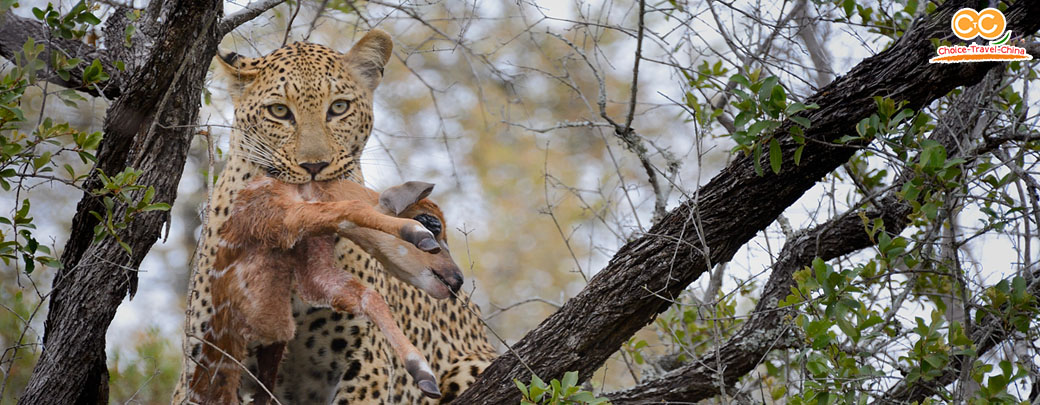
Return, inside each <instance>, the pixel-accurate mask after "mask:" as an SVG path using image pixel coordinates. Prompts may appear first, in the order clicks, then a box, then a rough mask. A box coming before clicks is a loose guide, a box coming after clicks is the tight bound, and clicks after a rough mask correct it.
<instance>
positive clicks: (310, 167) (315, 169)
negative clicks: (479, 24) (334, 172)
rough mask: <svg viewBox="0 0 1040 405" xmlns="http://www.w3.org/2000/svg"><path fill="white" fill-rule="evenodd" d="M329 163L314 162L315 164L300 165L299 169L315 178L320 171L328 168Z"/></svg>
mask: <svg viewBox="0 0 1040 405" xmlns="http://www.w3.org/2000/svg"><path fill="white" fill-rule="evenodd" d="M328 165H329V162H315V163H300V167H302V168H303V169H304V170H306V171H307V173H310V174H311V176H317V175H318V173H319V172H321V169H324V168H326V167H328Z"/></svg>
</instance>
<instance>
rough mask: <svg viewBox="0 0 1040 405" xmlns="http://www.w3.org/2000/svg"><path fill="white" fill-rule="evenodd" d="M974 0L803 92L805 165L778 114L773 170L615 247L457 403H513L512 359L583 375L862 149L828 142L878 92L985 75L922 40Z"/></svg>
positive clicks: (742, 174)
mask: <svg viewBox="0 0 1040 405" xmlns="http://www.w3.org/2000/svg"><path fill="white" fill-rule="evenodd" d="M973 4H974V2H971V1H964V0H960V1H956V0H950V1H947V2H946V3H944V4H943V5H942V6H940V8H939V9H938V10H936V12H935V13H933V14H932V15H931V16H930V18H928V19H926V20H923V21H921V22H920V24H918V26H916V27H914V28H913V29H911V30H909V31H908V32H907V33H906V34H904V36H903V37H902V38H901V39H900V40H898V41H897V42H896V43H895V44H893V45H892V46H891V47H890V48H888V49H887V50H885V51H883V52H881V53H879V54H878V55H876V56H873V57H871V58H868V59H866V60H864V61H863V62H861V63H860V64H859V65H858V66H856V67H855V68H853V69H852V71H850V72H849V73H848V74H847V75H846V76H844V77H842V78H840V79H837V80H835V81H834V82H832V83H831V84H829V85H828V86H826V87H825V88H823V89H821V91H820V92H819V93H817V94H816V95H814V96H812V97H810V98H809V99H808V100H807V101H806V103H816V104H818V105H819V106H820V108H819V109H817V110H813V111H810V112H808V113H807V114H805V115H806V117H807V118H809V119H810V121H811V122H812V128H810V129H807V130H806V131H805V136H806V138H808V139H807V143H806V146H805V149H804V151H803V154H802V160H801V164H800V165H795V164H794V159H793V155H794V150H795V149H796V148H797V147H798V146H799V145H798V144H797V143H796V142H794V141H793V140H792V139H791V138H790V137H789V136H787V132H788V130H789V128H790V126H791V125H792V124H791V123H790V122H785V123H784V124H783V125H782V126H781V127H780V128H778V129H777V131H776V132H774V133H773V134H772V135H773V136H774V137H776V138H777V139H779V140H781V148H782V151H783V153H782V155H783V162H782V168H783V170H782V171H781V173H780V174H778V175H774V174H772V173H771V172H768V171H767V173H766V174H765V175H763V176H758V175H757V174H756V173H755V170H754V165H753V162H752V161H751V159H750V158H749V157H748V156H740V157H737V158H735V159H734V161H733V162H731V164H730V165H729V166H728V167H727V168H726V169H724V170H723V171H722V172H721V173H720V174H719V175H717V176H716V177H715V178H714V179H712V180H711V181H710V182H709V183H708V184H707V185H705V186H704V187H703V188H702V189H701V190H699V193H698V194H699V197H698V198H697V199H696V200H693V199H691V200H688V201H686V202H684V203H683V204H682V205H680V206H679V207H678V208H676V209H674V210H672V211H671V212H669V213H668V215H666V216H665V217H664V218H662V219H661V221H660V222H658V223H657V224H655V225H654V227H653V228H651V229H650V231H649V232H648V233H647V234H646V235H644V236H642V237H640V238H638V239H636V240H634V241H632V242H630V243H627V244H625V245H624V246H622V247H621V249H620V250H619V251H618V252H617V254H615V256H614V258H613V259H611V261H610V263H609V264H608V265H607V267H606V268H605V269H603V270H602V271H601V272H600V273H599V274H597V275H596V276H595V277H594V278H593V279H592V280H591V281H590V282H589V285H588V286H587V287H586V288H585V289H584V290H583V291H582V292H581V293H579V294H578V296H576V297H574V298H573V299H571V300H569V301H568V302H567V303H566V304H565V305H564V306H563V308H561V309H560V310H559V311H557V312H556V313H555V314H553V315H552V316H550V317H549V318H547V319H546V320H545V321H543V322H542V323H541V324H540V325H539V326H538V327H537V328H535V329H534V330H533V331H531V332H530V333H528V334H527V335H526V336H525V337H524V338H523V339H522V340H520V342H518V343H517V344H515V345H514V346H513V348H512V350H511V351H510V352H509V353H507V354H504V355H502V356H501V357H499V358H498V359H497V360H495V361H494V362H493V363H492V364H491V365H490V366H489V367H488V368H487V369H486V370H485V371H484V372H483V373H482V374H481V376H480V377H479V378H478V379H477V381H476V383H474V385H472V386H471V387H470V388H469V389H468V390H467V391H466V392H465V393H463V394H462V395H461V396H460V397H459V399H458V400H457V401H458V402H459V403H466V404H499V403H514V402H516V401H517V400H518V397H519V391H518V390H516V388H515V387H513V386H512V385H511V384H508V382H509V381H511V380H513V379H522V380H526V379H528V378H530V376H529V375H528V372H527V371H526V369H525V368H524V367H522V366H521V365H520V362H519V361H518V360H519V359H518V358H517V356H521V357H523V359H524V360H525V362H526V363H527V364H528V365H529V366H530V367H531V368H532V370H533V371H534V372H535V373H537V374H538V375H539V376H540V377H541V378H543V379H546V378H560V377H562V375H563V373H564V372H566V371H578V372H579V375H581V376H582V378H588V377H589V376H591V375H592V373H593V372H594V371H595V370H596V369H597V368H599V367H600V366H601V365H602V364H603V362H604V361H606V359H607V358H609V357H610V356H611V355H612V354H613V353H614V352H616V351H617V350H618V348H619V347H621V345H622V343H624V342H625V341H626V340H627V339H628V338H629V337H631V336H632V335H633V334H634V333H635V332H637V331H638V330H639V329H641V328H642V327H643V326H645V325H647V324H648V323H650V322H651V321H652V320H653V319H654V318H655V317H656V316H657V314H658V313H660V312H662V311H664V310H666V309H667V308H668V307H669V306H670V305H671V302H672V301H671V300H670V298H671V297H677V296H679V294H680V293H681V292H682V290H683V289H685V287H686V286H688V285H689V284H690V283H691V282H693V281H694V280H696V279H697V278H698V277H699V276H700V275H701V274H703V273H704V272H705V271H706V270H707V269H708V266H709V265H710V263H720V262H724V261H728V260H729V259H730V258H731V257H732V256H733V255H734V254H735V253H736V251H737V250H738V249H739V248H740V247H741V246H743V245H744V244H745V243H747V241H748V240H750V239H751V238H752V237H754V235H755V234H756V233H757V232H760V231H761V230H763V229H765V228H766V226H768V225H769V224H770V223H771V222H772V221H773V220H775V218H776V217H777V216H778V215H779V214H780V213H781V212H782V211H783V210H784V209H786V208H787V207H788V206H790V205H791V204H793V203H794V202H795V201H796V200H797V199H798V198H799V197H801V195H802V194H803V193H804V192H805V191H806V190H808V189H809V188H811V187H812V186H813V185H814V184H815V183H816V182H817V181H818V180H820V179H822V178H823V177H824V176H825V175H826V174H827V173H830V172H831V171H833V170H834V169H835V168H837V167H838V166H840V165H841V164H842V163H844V162H845V161H847V160H848V159H849V158H850V157H851V156H852V154H853V153H855V152H856V151H857V150H858V149H859V148H861V147H863V146H864V145H863V144H854V145H844V146H835V145H833V144H831V143H830V142H831V141H832V140H834V139H837V138H839V137H840V136H842V135H843V134H848V133H854V132H855V125H856V123H857V122H859V121H860V120H861V119H863V118H866V117H869V116H870V115H871V114H873V113H874V112H875V111H876V106H875V102H874V99H873V97H874V96H882V97H888V98H891V99H893V100H896V101H897V102H898V101H906V102H907V104H906V106H907V107H908V108H911V109H920V108H921V107H923V106H925V105H927V104H928V103H930V102H932V101H934V100H935V99H937V98H939V97H941V96H943V95H945V94H946V93H948V92H949V91H950V90H952V89H953V88H955V87H957V86H962V85H970V84H974V83H977V82H978V81H980V80H981V79H982V77H983V75H985V73H986V72H987V71H989V70H990V69H992V68H994V67H996V66H998V64H996V63H976V64H961V65H945V66H940V65H931V64H929V63H928V59H930V58H931V57H932V56H933V55H934V53H935V50H934V48H933V47H932V45H931V43H930V42H929V39H930V38H950V37H952V33H951V32H950V29H949V21H950V18H951V16H952V15H953V12H955V11H956V10H957V9H959V8H961V7H968V6H971V5H973ZM1005 14H1006V15H1007V17H1008V19H1007V20H1008V26H1009V27H1011V28H1010V29H1013V30H1014V31H1015V32H1021V33H1027V34H1028V33H1033V32H1035V31H1036V30H1037V29H1038V28H1040V2H1032V1H1019V2H1017V3H1016V4H1014V5H1013V6H1012V7H1010V8H1009V9H1008V10H1007V12H1006V13H1005ZM694 218H696V219H697V221H694V220H693V219H694ZM702 240H703V241H705V243H701V241H702Z"/></svg>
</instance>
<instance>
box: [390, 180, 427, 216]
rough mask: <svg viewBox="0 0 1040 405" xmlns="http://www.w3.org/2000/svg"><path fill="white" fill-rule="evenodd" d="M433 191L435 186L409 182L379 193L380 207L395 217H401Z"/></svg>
mask: <svg viewBox="0 0 1040 405" xmlns="http://www.w3.org/2000/svg"><path fill="white" fill-rule="evenodd" d="M432 191H433V184H430V183H425V182H421V181H409V182H406V183H404V184H400V185H396V186H393V187H390V188H388V189H386V190H383V192H382V193H379V206H380V207H382V208H384V209H386V210H387V211H390V213H392V214H393V215H395V216H400V215H401V213H402V212H404V211H405V210H407V209H408V207H411V206H412V205H413V204H415V203H417V202H419V200H421V199H423V198H426V196H428V195H430V192H432Z"/></svg>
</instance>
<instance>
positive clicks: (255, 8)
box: [220, 0, 285, 35]
mask: <svg viewBox="0 0 1040 405" xmlns="http://www.w3.org/2000/svg"><path fill="white" fill-rule="evenodd" d="M284 2H285V0H261V1H257V2H253V3H249V5H248V6H246V7H245V8H243V9H241V10H239V11H237V12H235V13H232V14H231V15H229V16H227V17H225V18H224V20H222V21H221V22H220V32H221V33H222V34H223V35H227V34H228V33H230V32H231V31H232V30H234V29H235V28H238V26H239V25H242V24H245V23H246V21H250V20H252V19H254V18H256V17H258V16H259V15H260V14H263V13H264V12H265V11H267V10H270V9H272V8H274V7H275V6H277V5H279V4H282V3H284Z"/></svg>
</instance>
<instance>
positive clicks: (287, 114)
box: [267, 104, 292, 120]
mask: <svg viewBox="0 0 1040 405" xmlns="http://www.w3.org/2000/svg"><path fill="white" fill-rule="evenodd" d="M267 112H269V113H271V115H273V116H274V117H275V118H278V119H280V120H285V119H290V118H292V111H289V107H288V106H286V105H285V104H271V105H269V106H267Z"/></svg>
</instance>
